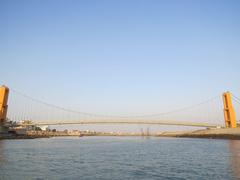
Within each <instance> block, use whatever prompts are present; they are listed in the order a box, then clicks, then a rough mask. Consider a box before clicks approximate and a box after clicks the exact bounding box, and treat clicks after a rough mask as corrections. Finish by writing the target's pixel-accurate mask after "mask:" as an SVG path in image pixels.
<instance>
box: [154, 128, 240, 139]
mask: <svg viewBox="0 0 240 180" xmlns="http://www.w3.org/2000/svg"><path fill="white" fill-rule="evenodd" d="M157 136H158V137H183V138H184V137H185V138H211V139H236V140H240V128H239V127H238V128H219V129H217V128H216V129H204V130H196V131H190V132H189V131H187V132H163V133H160V134H158V135H157Z"/></svg>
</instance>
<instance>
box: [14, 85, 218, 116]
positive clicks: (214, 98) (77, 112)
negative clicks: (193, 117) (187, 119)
mask: <svg viewBox="0 0 240 180" xmlns="http://www.w3.org/2000/svg"><path fill="white" fill-rule="evenodd" d="M12 91H13V92H15V93H16V94H18V95H20V96H22V97H25V98H27V99H30V100H31V101H34V102H37V103H40V104H43V105H45V106H48V107H51V108H55V109H58V110H62V111H65V112H69V113H75V114H79V115H86V116H93V117H99V118H101V117H102V118H104V117H105V118H150V117H159V116H162V115H169V114H173V113H177V112H181V111H186V110H189V109H192V108H195V107H198V106H200V105H203V104H206V103H209V102H212V101H214V100H216V99H217V98H219V97H220V95H217V96H214V97H212V98H210V99H208V100H205V101H202V102H200V103H197V104H193V105H190V106H186V107H183V108H179V109H175V110H172V111H168V112H162V113H155V114H146V115H132V116H117V115H104V114H95V113H88V112H81V111H76V110H72V109H67V108H64V107H61V106H57V105H54V104H50V103H47V102H44V101H42V100H39V99H37V98H33V97H31V96H28V95H26V94H24V93H22V92H19V91H17V90H14V89H12Z"/></svg>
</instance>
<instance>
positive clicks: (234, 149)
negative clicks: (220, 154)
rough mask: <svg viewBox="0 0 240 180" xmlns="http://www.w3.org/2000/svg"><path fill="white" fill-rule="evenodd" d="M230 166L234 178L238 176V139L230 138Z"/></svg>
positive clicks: (239, 165)
mask: <svg viewBox="0 0 240 180" xmlns="http://www.w3.org/2000/svg"><path fill="white" fill-rule="evenodd" d="M229 149H230V153H231V166H232V170H233V173H234V176H235V177H236V178H240V140H230V141H229Z"/></svg>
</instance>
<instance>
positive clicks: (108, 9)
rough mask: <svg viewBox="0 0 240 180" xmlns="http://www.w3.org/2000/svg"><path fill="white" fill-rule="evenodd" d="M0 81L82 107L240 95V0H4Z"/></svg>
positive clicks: (161, 105) (131, 108) (120, 107)
mask: <svg viewBox="0 0 240 180" xmlns="http://www.w3.org/2000/svg"><path fill="white" fill-rule="evenodd" d="M0 72H1V73H0V74H1V75H0V84H5V85H8V86H9V87H10V88H14V89H16V90H18V91H21V92H24V93H25V94H28V95H30V96H32V97H36V98H40V99H42V100H45V101H47V102H50V103H53V104H57V105H60V106H64V107H69V108H72V109H76V110H81V111H87V112H93V113H103V114H104V113H109V114H132V113H133V114H134V113H138V114H147V113H157V112H162V111H165V110H167V109H171V108H177V107H179V106H180V107H181V106H185V105H189V104H193V103H196V102H200V101H203V100H206V99H208V98H210V97H212V96H215V95H217V94H220V93H222V92H223V91H225V90H230V91H232V92H234V93H235V94H236V95H238V96H239V95H240V1H232V0H225V1H221V0H209V1H207V0H199V1H198V0H181V1H179V0H166V1H161V0H156V1H154V0H149V1H147V0H145V1H141V0H119V1H112V0H109V1H105V0H102V1H101V0H96V1H94V0H82V1H81V0H75V1H69V0H64V1H63V0H51V1H49V0H35V1H32V0H21V1H19V0H15V1H13V0H0Z"/></svg>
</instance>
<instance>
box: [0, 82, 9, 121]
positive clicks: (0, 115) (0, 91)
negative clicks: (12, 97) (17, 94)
mask: <svg viewBox="0 0 240 180" xmlns="http://www.w3.org/2000/svg"><path fill="white" fill-rule="evenodd" d="M8 94H9V88H8V87H6V86H1V87H0V123H4V122H5V121H6V119H7V108H8V105H7V102H8Z"/></svg>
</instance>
